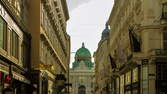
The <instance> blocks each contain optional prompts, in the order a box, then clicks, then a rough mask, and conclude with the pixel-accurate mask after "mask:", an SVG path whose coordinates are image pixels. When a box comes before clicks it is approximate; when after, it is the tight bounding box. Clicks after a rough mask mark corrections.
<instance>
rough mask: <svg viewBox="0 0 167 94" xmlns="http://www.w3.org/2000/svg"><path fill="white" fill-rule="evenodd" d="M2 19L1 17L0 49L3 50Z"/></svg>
mask: <svg viewBox="0 0 167 94" xmlns="http://www.w3.org/2000/svg"><path fill="white" fill-rule="evenodd" d="M3 27H4V26H3V19H2V17H0V48H3V39H4V37H3V35H4V32H3V31H4V30H3Z"/></svg>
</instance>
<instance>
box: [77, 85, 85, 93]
mask: <svg viewBox="0 0 167 94" xmlns="http://www.w3.org/2000/svg"><path fill="white" fill-rule="evenodd" d="M78 94H86V87H85V86H84V85H81V86H79V87H78Z"/></svg>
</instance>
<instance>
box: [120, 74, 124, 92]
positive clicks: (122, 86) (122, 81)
mask: <svg viewBox="0 0 167 94" xmlns="http://www.w3.org/2000/svg"><path fill="white" fill-rule="evenodd" d="M124 82H125V79H124V75H121V77H120V94H124Z"/></svg>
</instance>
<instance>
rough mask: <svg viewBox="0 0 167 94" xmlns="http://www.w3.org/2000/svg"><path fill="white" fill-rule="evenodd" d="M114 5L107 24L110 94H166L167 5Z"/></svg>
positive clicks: (153, 1)
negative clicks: (110, 60) (108, 30)
mask: <svg viewBox="0 0 167 94" xmlns="http://www.w3.org/2000/svg"><path fill="white" fill-rule="evenodd" d="M114 3H115V4H114V7H113V10H112V12H111V15H110V18H109V21H108V23H109V25H110V27H111V32H110V38H109V54H110V55H111V58H112V60H113V61H112V62H111V63H112V72H113V73H112V78H113V81H112V86H113V87H112V88H114V90H113V94H166V93H167V88H166V87H167V76H166V75H167V72H166V69H167V59H166V58H167V50H166V48H167V42H166V38H167V29H166V28H167V1H166V0H126V1H121V0H115V1H114Z"/></svg>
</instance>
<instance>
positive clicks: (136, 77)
mask: <svg viewBox="0 0 167 94" xmlns="http://www.w3.org/2000/svg"><path fill="white" fill-rule="evenodd" d="M132 81H133V82H137V81H138V67H137V68H135V69H133V79H132Z"/></svg>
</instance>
